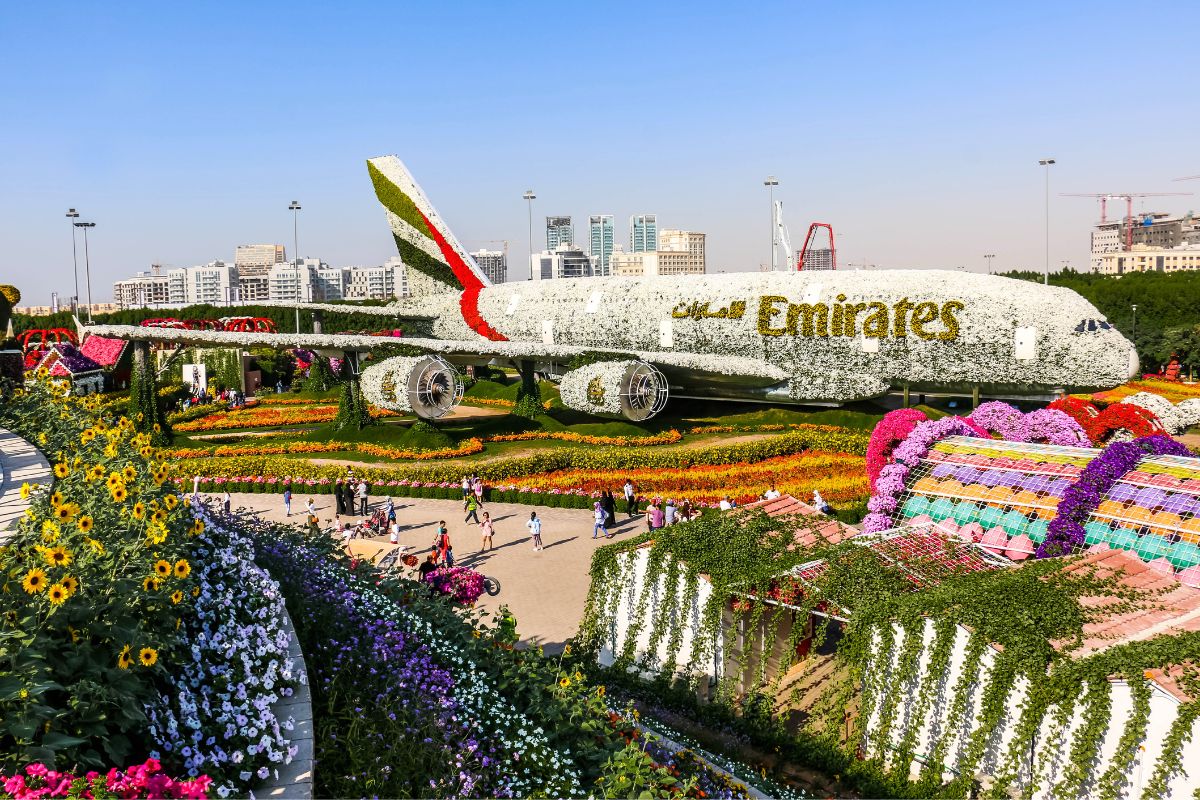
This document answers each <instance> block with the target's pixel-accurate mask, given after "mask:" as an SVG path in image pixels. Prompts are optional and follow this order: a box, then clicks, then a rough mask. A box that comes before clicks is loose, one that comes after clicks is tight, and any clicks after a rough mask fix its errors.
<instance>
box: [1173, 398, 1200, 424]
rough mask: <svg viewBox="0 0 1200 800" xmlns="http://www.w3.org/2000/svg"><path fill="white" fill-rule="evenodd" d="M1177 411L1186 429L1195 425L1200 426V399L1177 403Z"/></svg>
mask: <svg viewBox="0 0 1200 800" xmlns="http://www.w3.org/2000/svg"><path fill="white" fill-rule="evenodd" d="M1175 411H1176V413H1178V414H1179V422H1180V424H1181V425H1183V427H1184V428H1185V429H1187V428H1190V427H1192V426H1193V425H1200V398H1193V399H1191V400H1182V401H1180V402H1178V403H1176V404H1175Z"/></svg>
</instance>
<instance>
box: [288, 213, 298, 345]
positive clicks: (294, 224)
mask: <svg viewBox="0 0 1200 800" xmlns="http://www.w3.org/2000/svg"><path fill="white" fill-rule="evenodd" d="M288 211H291V212H292V266H293V267H295V270H296V333H299V332H300V202H299V201H298V200H293V201H292V204H291V205H289V206H288Z"/></svg>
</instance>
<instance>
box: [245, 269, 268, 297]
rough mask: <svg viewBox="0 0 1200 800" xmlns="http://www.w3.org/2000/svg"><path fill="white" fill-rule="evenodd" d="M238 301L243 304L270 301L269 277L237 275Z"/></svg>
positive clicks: (266, 275)
mask: <svg viewBox="0 0 1200 800" xmlns="http://www.w3.org/2000/svg"><path fill="white" fill-rule="evenodd" d="M238 299H239V300H241V301H242V302H243V303H262V302H265V301H267V300H270V299H271V277H270V275H269V274H267V273H264V274H262V275H247V274H245V273H239V274H238Z"/></svg>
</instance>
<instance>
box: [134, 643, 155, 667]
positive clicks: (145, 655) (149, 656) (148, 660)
mask: <svg viewBox="0 0 1200 800" xmlns="http://www.w3.org/2000/svg"><path fill="white" fill-rule="evenodd" d="M138 661H141V662H142V666H143V667H153V666H154V664H155V662H156V661H158V651H157V650H155V649H154V648H153V647H143V648H142V649H141V650H139V651H138Z"/></svg>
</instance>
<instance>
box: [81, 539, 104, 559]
mask: <svg viewBox="0 0 1200 800" xmlns="http://www.w3.org/2000/svg"><path fill="white" fill-rule="evenodd" d="M84 541H85V542H87V546H88V547H90V548H92V552H94V553H95V554H96V555H98V556H102V555H104V545H103V544H102V543H101V542H100V541H99V540H97V539H93V538H92V537H90V536H86V537H84Z"/></svg>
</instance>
